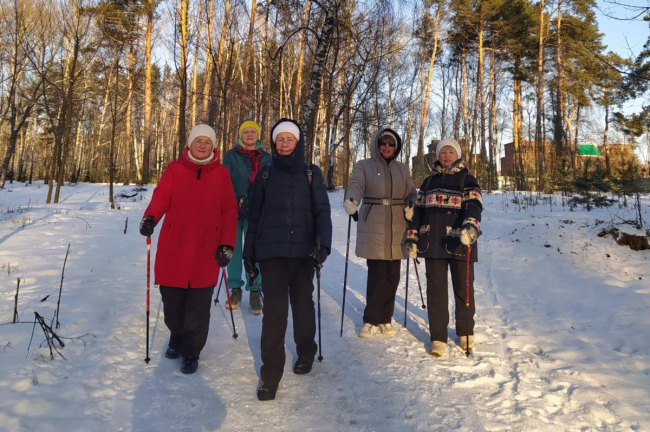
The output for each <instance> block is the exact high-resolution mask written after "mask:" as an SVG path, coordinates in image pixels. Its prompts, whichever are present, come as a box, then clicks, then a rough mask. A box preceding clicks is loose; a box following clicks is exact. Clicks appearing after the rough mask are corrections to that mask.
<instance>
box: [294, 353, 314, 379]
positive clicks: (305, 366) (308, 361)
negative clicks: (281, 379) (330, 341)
mask: <svg viewBox="0 0 650 432" xmlns="http://www.w3.org/2000/svg"><path fill="white" fill-rule="evenodd" d="M313 364H314V359H313V358H307V357H298V360H296V364H295V365H293V373H295V374H296V375H305V374H308V373H309V372H311V367H312V365H313Z"/></svg>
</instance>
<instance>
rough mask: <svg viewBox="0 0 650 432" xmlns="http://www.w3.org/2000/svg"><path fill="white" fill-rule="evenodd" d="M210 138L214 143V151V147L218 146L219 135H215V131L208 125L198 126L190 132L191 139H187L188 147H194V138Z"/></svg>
mask: <svg viewBox="0 0 650 432" xmlns="http://www.w3.org/2000/svg"><path fill="white" fill-rule="evenodd" d="M200 136H204V137H208V138H210V140H211V141H212V150H214V147H215V146H216V145H217V134H216V133H214V129H212V128H211V127H210V126H208V125H206V124H198V125H196V126H194V127H193V128H192V130H191V131H190V137H189V138H188V139H187V146H188V147H189V146H190V145H192V141H194V138H196V137H200Z"/></svg>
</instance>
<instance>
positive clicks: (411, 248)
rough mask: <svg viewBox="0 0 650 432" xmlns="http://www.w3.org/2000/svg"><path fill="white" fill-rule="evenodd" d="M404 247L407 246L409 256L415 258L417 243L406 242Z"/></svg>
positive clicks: (416, 255)
mask: <svg viewBox="0 0 650 432" xmlns="http://www.w3.org/2000/svg"><path fill="white" fill-rule="evenodd" d="M406 247H407V248H408V252H409V256H410V257H411V258H413V259H417V257H418V245H417V244H416V243H408V244H407V245H406Z"/></svg>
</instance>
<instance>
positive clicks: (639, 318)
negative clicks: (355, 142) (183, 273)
mask: <svg viewBox="0 0 650 432" xmlns="http://www.w3.org/2000/svg"><path fill="white" fill-rule="evenodd" d="M152 190H153V187H151V188H149V190H148V191H146V192H143V195H141V194H138V195H136V196H135V197H133V198H121V199H120V200H119V204H120V209H119V210H111V209H110V206H109V204H108V202H107V201H108V199H107V193H108V186H106V185H89V184H80V185H77V186H66V187H64V188H63V189H62V198H61V203H60V204H58V205H45V204H44V201H45V196H46V193H47V188H46V187H44V186H42V185H41V186H30V187H24V186H18V185H7V188H6V189H5V190H2V191H0V323H5V322H10V321H11V319H12V316H13V305H14V295H15V290H16V279H17V278H19V277H20V278H22V280H21V285H20V296H19V303H18V312H19V317H20V320H21V321H28V322H31V321H33V318H34V311H38V312H39V313H40V314H41V315H43V316H45V317H46V318H47V319H48V320H49V319H51V318H52V316H53V315H54V310H55V308H56V300H57V297H58V287H59V283H60V278H61V266H62V264H63V259H64V257H65V252H66V248H67V245H68V243H70V244H71V251H70V256H69V258H68V262H67V265H66V270H65V280H64V288H63V293H62V298H61V310H60V321H61V328H60V329H59V330H58V333H59V334H60V335H61V336H65V337H68V338H72V339H65V342H66V346H65V348H63V349H61V350H60V351H61V353H62V354H63V355H64V356H65V357H66V359H67V361H66V360H63V359H62V358H60V357H58V356H57V357H56V358H55V360H54V361H50V360H49V350H48V349H47V345H46V344H44V343H43V342H44V336H43V333H42V331H41V330H40V329H39V328H37V329H36V331H35V334H34V340H33V341H32V345H31V348H30V349H29V352H28V351H27V348H28V345H29V341H30V336H31V333H32V325H31V324H11V325H3V326H0V431H62V430H65V431H69V432H71V431H157V432H159V431H216V430H220V431H275V430H286V431H432V430H461V431H499V430H507V431H509V430H512V431H522V430H528V431H532V430H535V431H553V432H556V431H558V430H567V431H591V430H602V431H609V430H611V431H625V430H630V431H643V430H650V413H649V412H648V400H650V348H649V347H650V314H649V313H648V307H649V306H650V284H649V280H650V270H648V269H649V268H650V266H649V265H648V264H649V263H648V257H649V256H650V253H649V251H643V252H633V251H631V250H630V249H628V248H624V247H621V246H618V245H617V244H616V243H615V242H614V241H613V240H612V239H611V238H609V237H606V238H599V237H597V236H596V234H597V233H598V231H599V230H600V229H601V228H603V227H604V226H607V224H609V223H610V221H611V220H614V221H617V222H620V221H621V220H622V219H629V218H633V211H632V209H626V208H623V209H621V208H619V207H617V206H614V207H611V208H609V209H598V210H596V211H592V212H586V211H584V210H576V211H574V212H570V211H568V209H565V210H563V209H562V207H561V206H560V205H559V204H560V202H559V198H558V199H556V200H555V202H554V205H553V207H550V206H549V205H548V204H547V205H545V206H537V207H534V208H528V209H525V210H521V211H520V208H519V205H515V204H513V203H512V202H511V199H512V197H513V195H512V194H494V195H485V196H484V200H485V210H484V213H483V224H482V229H483V232H484V235H483V236H482V237H480V239H479V243H480V245H479V255H480V256H479V259H480V262H479V264H478V265H477V267H476V284H475V285H476V301H477V317H476V321H477V325H476V329H475V333H476V336H475V337H476V341H477V346H476V348H475V350H474V353H473V356H471V357H469V358H467V357H466V356H465V355H464V353H463V352H461V350H460V348H459V347H458V341H457V339H456V336H455V332H454V329H453V327H450V329H449V337H450V340H449V347H448V348H449V349H448V352H447V354H446V355H445V356H443V357H441V358H437V359H436V358H433V357H431V356H430V355H429V354H427V349H428V346H429V334H428V327H427V318H426V311H425V310H422V309H421V307H420V306H421V301H420V295H419V292H418V288H417V283H416V276H415V270H414V269H413V267H411V269H410V276H409V295H408V298H409V305H408V319H407V327H406V328H405V327H404V326H403V323H404V297H405V277H404V271H405V262H404V263H403V265H402V273H403V275H402V280H401V284H400V288H399V290H398V293H397V306H396V308H395V316H394V324H395V327H396V328H397V330H398V334H397V336H396V337H392V338H388V337H384V336H381V335H379V336H376V337H375V338H373V339H369V340H362V339H359V338H358V337H357V335H356V334H357V332H358V330H359V328H360V326H361V324H362V314H363V308H364V306H365V276H366V267H365V260H363V259H360V258H357V257H356V256H355V254H354V242H355V229H356V227H355V226H354V225H353V227H352V238H351V247H350V249H351V250H350V263H349V274H348V292H347V296H346V307H345V320H344V332H343V337H342V338H340V337H339V328H340V319H341V302H342V287H343V285H342V284H343V270H344V263H345V248H346V234H347V223H348V217H347V215H346V214H345V213H344V212H343V210H342V208H341V202H342V199H343V196H342V193H341V192H337V193H334V194H331V195H330V200H331V203H332V208H333V212H332V216H333V222H334V241H333V251H332V254H331V256H330V257H329V258H328V260H327V262H326V264H325V268H324V269H323V272H322V281H321V289H322V294H321V307H322V336H323V346H322V349H323V356H324V360H323V362H322V363H318V362H317V363H316V364H315V367H314V370H313V371H312V373H311V374H309V375H306V376H297V375H294V374H293V373H292V372H291V366H292V363H293V362H294V361H295V358H296V355H295V347H294V344H293V335H292V332H291V323H290V324H289V330H288V333H287V350H288V355H287V364H286V368H285V375H284V378H283V380H282V382H281V385H280V389H279V391H278V394H277V399H276V400H275V401H273V402H265V403H261V402H258V401H257V399H256V396H255V391H256V388H257V385H258V382H259V377H258V373H259V367H260V332H261V317H260V316H253V315H251V314H250V313H248V295H247V294H245V295H244V300H243V304H242V309H239V310H237V311H235V324H236V327H237V332H238V334H239V338H238V339H236V340H235V339H233V338H232V325H231V321H230V316H229V312H228V310H227V309H225V308H223V304H224V303H225V301H226V297H225V293H224V291H223V290H222V291H221V295H220V303H219V305H217V306H214V307H213V308H212V318H211V324H210V326H211V327H210V337H209V341H208V344H207V346H206V348H205V350H204V351H203V353H202V355H201V360H200V365H199V370H198V372H197V373H195V374H194V375H191V376H186V375H183V374H181V373H180V371H179V367H180V360H168V359H165V358H164V350H165V347H166V345H167V340H168V336H169V333H168V331H167V329H166V327H165V325H164V323H163V316H162V306H161V303H160V295H159V293H158V291H157V290H155V289H154V288H153V287H152V299H151V326H152V327H151V329H152V331H151V336H152V339H151V358H152V360H151V363H150V364H149V365H146V364H145V363H144V361H143V359H144V356H145V319H144V318H145V313H144V304H145V300H144V299H145V280H146V279H145V276H146V248H145V243H144V238H143V237H141V236H140V235H139V234H138V230H137V225H138V223H139V220H140V218H141V215H142V212H143V210H144V208H145V207H146V205H147V203H148V202H149V199H150V196H151V191H152ZM116 191H117V193H120V192H125V193H126V194H128V195H131V194H133V193H134V192H133V187H129V186H126V187H118V188H116ZM642 203H643V206H644V219H645V221H646V222H648V221H650V212H648V210H647V208H648V205H649V204H650V203H649V202H648V199H647V198H646V199H644V200H643V201H642ZM127 217H128V230H127V234H126V235H125V234H124V233H123V232H124V226H125V219H126V218H127ZM603 221H604V223H603ZM190 223H191V222H190ZM620 228H621V229H623V230H625V231H627V232H635V230H634V229H633V228H632V227H631V226H629V225H622V226H621V227H620ZM157 235H158V230H156V237H154V248H153V249H154V250H153V251H152V261H153V257H154V254H155V241H156V239H157ZM419 270H420V277H421V283H422V286H423V289H424V290H426V281H425V278H424V265H423V263H421V264H420V267H419ZM48 294H51V296H50V297H49V298H48V299H47V300H46V301H44V302H41V299H42V298H44V297H45V296H47V295H48ZM425 296H426V292H425ZM314 299H316V293H314ZM452 311H453V308H452ZM452 325H453V322H452Z"/></svg>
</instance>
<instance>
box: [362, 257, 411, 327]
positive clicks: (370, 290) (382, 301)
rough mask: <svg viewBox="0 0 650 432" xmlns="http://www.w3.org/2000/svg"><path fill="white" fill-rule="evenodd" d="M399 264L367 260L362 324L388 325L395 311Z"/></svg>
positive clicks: (399, 261)
mask: <svg viewBox="0 0 650 432" xmlns="http://www.w3.org/2000/svg"><path fill="white" fill-rule="evenodd" d="M401 264H402V261H401V260H395V261H389V260H368V282H367V285H366V309H365V311H364V312H363V322H364V323H370V324H374V325H379V324H390V322H391V320H392V318H393V311H394V310H395V293H396V292H397V285H399V271H400V266H401Z"/></svg>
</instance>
